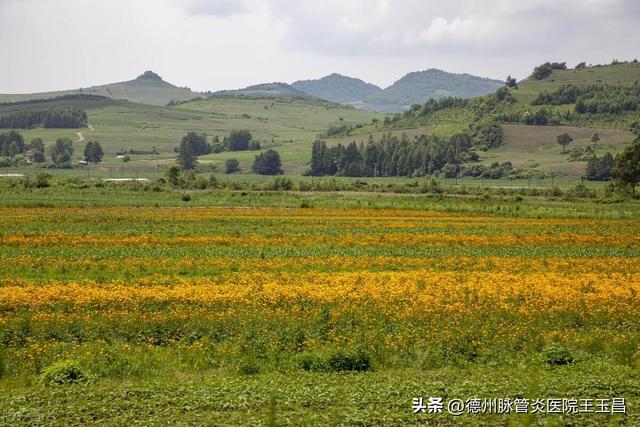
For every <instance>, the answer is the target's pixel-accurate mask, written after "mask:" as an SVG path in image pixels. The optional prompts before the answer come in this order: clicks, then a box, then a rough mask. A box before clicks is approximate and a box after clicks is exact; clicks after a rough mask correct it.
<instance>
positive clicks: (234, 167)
mask: <svg viewBox="0 0 640 427" xmlns="http://www.w3.org/2000/svg"><path fill="white" fill-rule="evenodd" d="M239 171H240V162H238V159H227V160H226V161H225V162H224V173H226V174H230V173H234V172H239Z"/></svg>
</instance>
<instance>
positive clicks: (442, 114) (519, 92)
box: [332, 64, 640, 181]
mask: <svg viewBox="0 0 640 427" xmlns="http://www.w3.org/2000/svg"><path fill="white" fill-rule="evenodd" d="M638 79H640V64H621V65H615V66H611V65H608V66H603V67H596V68H588V69H584V70H555V71H554V72H553V73H552V75H551V76H549V77H548V78H546V79H544V80H539V81H538V80H525V81H523V82H521V83H520V84H519V85H518V88H517V89H512V90H511V93H512V94H513V96H514V97H515V98H516V100H517V103H516V104H515V105H514V106H513V108H514V109H519V108H527V107H529V106H530V105H531V101H532V100H533V99H534V98H535V97H536V96H537V95H538V93H540V92H541V91H549V92H551V91H553V90H555V89H557V88H558V87H559V86H561V85H562V84H568V83H573V84H596V83H607V84H611V85H620V84H631V83H632V82H633V81H635V80H638ZM545 108H547V109H556V110H558V111H562V112H563V111H573V105H561V106H545ZM631 117H636V118H637V119H640V114H637V113H636V114H629V115H627V116H625V117H621V118H619V119H616V120H602V119H598V120H592V119H591V120H586V119H585V120H584V121H585V123H584V125H583V126H526V125H516V124H514V125H503V129H504V132H505V142H504V145H503V146H501V147H499V148H498V149H495V150H490V151H488V152H486V153H481V160H482V163H483V164H491V163H492V162H496V161H497V162H505V161H511V162H512V163H513V164H514V166H515V167H519V168H536V169H539V170H541V171H545V172H556V173H559V174H561V175H563V176H564V177H565V178H564V179H565V180H569V181H571V180H576V179H578V178H579V177H580V176H582V175H583V173H584V169H585V166H586V162H569V161H568V157H569V156H568V155H563V154H562V147H561V146H559V145H558V144H556V137H557V136H558V135H559V134H562V133H565V132H567V133H568V134H569V135H571V136H572V137H573V139H574V142H573V143H572V144H571V145H570V146H569V147H568V149H571V148H574V147H582V148H586V146H587V145H588V144H589V138H590V137H591V135H592V134H593V133H594V132H598V134H599V135H600V138H601V141H600V143H599V147H600V149H599V150H598V153H600V154H601V155H602V154H604V153H606V152H607V151H610V152H612V153H617V152H619V151H621V150H622V149H624V147H625V146H626V145H627V144H629V143H630V142H631V141H632V140H633V139H634V135H633V134H632V133H631V132H629V131H628V122H629V121H630V120H631ZM472 120H473V115H472V113H471V112H469V111H467V110H465V109H463V108H452V109H448V110H441V111H437V112H436V113H434V114H433V115H432V116H430V117H428V118H424V119H422V121H420V122H417V123H414V124H412V125H411V126H410V127H408V128H406V129H394V130H392V133H393V134H396V135H401V134H402V133H405V134H407V135H408V136H410V137H412V136H414V135H416V134H419V133H422V132H428V133H435V134H438V135H441V136H448V135H451V134H454V133H456V132H462V131H464V130H466V129H467V127H468V125H469V124H470V123H471V122H472ZM383 132H384V129H383V127H382V126H380V125H378V126H375V125H369V126H366V127H365V128H363V129H361V130H360V131H359V132H358V133H356V134H354V135H353V136H351V137H341V138H335V139H334V140H333V141H332V143H334V144H335V143H338V142H341V143H344V142H348V141H350V140H355V141H358V142H360V141H366V140H367V139H368V136H369V134H373V135H374V137H379V135H381V134H382V133H383Z"/></svg>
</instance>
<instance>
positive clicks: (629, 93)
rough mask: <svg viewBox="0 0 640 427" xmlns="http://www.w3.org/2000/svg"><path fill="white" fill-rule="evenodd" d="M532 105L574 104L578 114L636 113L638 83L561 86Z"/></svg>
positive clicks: (639, 95) (638, 104) (544, 92)
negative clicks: (626, 84)
mask: <svg viewBox="0 0 640 427" xmlns="http://www.w3.org/2000/svg"><path fill="white" fill-rule="evenodd" d="M531 103H532V104H533V105H564V104H574V103H575V104H576V105H575V112H576V113H578V114H585V113H589V114H620V113H624V112H627V111H638V107H639V106H640V82H638V80H636V81H634V82H633V84H631V85H628V86H624V85H608V84H594V85H580V86H577V85H573V84H567V85H562V86H560V87H559V88H558V89H556V90H555V91H553V92H547V91H543V92H541V93H540V94H539V95H538V97H537V98H536V99H534V100H533V101H532V102H531Z"/></svg>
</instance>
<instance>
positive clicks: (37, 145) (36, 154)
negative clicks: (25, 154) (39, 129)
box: [29, 138, 45, 163]
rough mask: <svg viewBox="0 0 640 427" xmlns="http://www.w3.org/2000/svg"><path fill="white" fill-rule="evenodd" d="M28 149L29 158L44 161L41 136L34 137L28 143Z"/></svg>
mask: <svg viewBox="0 0 640 427" xmlns="http://www.w3.org/2000/svg"><path fill="white" fill-rule="evenodd" d="M29 149H30V150H31V151H32V153H33V154H32V155H31V160H32V161H34V162H37V163H42V162H44V161H45V157H44V141H42V138H34V139H32V140H31V142H30V143H29Z"/></svg>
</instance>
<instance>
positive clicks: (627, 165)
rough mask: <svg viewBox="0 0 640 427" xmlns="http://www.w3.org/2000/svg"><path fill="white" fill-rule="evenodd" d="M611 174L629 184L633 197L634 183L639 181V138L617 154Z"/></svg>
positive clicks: (634, 192)
mask: <svg viewBox="0 0 640 427" xmlns="http://www.w3.org/2000/svg"><path fill="white" fill-rule="evenodd" d="M613 175H614V176H615V177H616V178H618V179H619V180H620V181H622V182H623V183H625V184H627V185H630V186H631V194H632V195H633V196H634V197H635V194H636V185H638V182H640V138H638V139H636V141H635V142H634V143H633V144H631V146H629V147H627V148H625V150H624V151H623V152H622V153H620V154H618V156H617V157H616V161H615V167H614V168H613Z"/></svg>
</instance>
